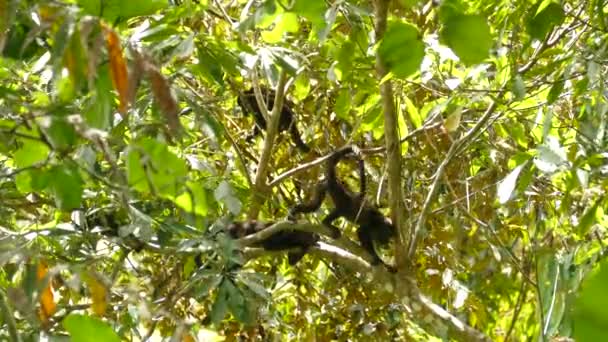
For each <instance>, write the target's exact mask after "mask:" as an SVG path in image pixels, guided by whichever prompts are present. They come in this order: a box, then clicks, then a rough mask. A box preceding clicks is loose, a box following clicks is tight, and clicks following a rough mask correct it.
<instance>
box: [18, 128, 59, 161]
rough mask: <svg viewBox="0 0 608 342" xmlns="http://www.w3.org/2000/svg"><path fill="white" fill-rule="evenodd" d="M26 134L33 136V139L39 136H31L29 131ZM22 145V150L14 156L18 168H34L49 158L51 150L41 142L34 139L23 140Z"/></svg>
mask: <svg viewBox="0 0 608 342" xmlns="http://www.w3.org/2000/svg"><path fill="white" fill-rule="evenodd" d="M26 134H28V135H30V136H32V137H33V138H34V137H37V136H38V135H37V134H36V135H31V134H29V131H28V133H26ZM21 143H22V146H21V148H20V149H18V150H17V151H15V154H14V155H13V157H14V158H15V164H16V165H17V167H20V168H21V167H28V166H32V165H34V164H36V163H39V162H42V161H44V160H46V159H47V157H48V156H49V152H50V149H49V148H48V146H47V145H46V144H45V143H43V142H41V141H37V140H34V139H22V140H21Z"/></svg>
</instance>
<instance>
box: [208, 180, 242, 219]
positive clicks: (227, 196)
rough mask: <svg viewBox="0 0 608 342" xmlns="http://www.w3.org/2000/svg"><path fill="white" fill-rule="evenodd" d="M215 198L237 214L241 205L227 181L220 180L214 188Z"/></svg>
mask: <svg viewBox="0 0 608 342" xmlns="http://www.w3.org/2000/svg"><path fill="white" fill-rule="evenodd" d="M214 195H215V200H216V201H218V202H223V203H224V204H225V205H226V206H227V207H228V210H230V212H231V213H233V214H234V215H238V214H240V212H241V209H242V207H243V205H242V203H241V201H240V200H239V199H238V197H236V196H235V194H234V189H233V188H232V186H231V185H230V183H228V182H227V181H222V182H221V183H220V184H219V186H218V187H217V189H215V194H214Z"/></svg>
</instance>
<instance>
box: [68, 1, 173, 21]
mask: <svg viewBox="0 0 608 342" xmlns="http://www.w3.org/2000/svg"><path fill="white" fill-rule="evenodd" d="M77 3H78V5H80V6H81V7H82V8H83V10H84V12H85V13H86V14H89V15H94V16H101V17H102V18H104V19H106V20H108V21H109V22H114V21H116V20H117V19H120V20H123V21H124V20H127V19H130V18H133V17H138V16H142V15H150V14H154V13H155V12H156V11H158V10H160V9H163V8H166V7H167V5H168V2H167V1H165V0H132V1H121V0H78V1H77Z"/></svg>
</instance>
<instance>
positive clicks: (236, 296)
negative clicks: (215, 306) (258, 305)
mask: <svg viewBox="0 0 608 342" xmlns="http://www.w3.org/2000/svg"><path fill="white" fill-rule="evenodd" d="M222 285H224V286H225V287H226V291H227V295H228V301H227V302H228V309H230V313H232V315H234V317H235V318H236V319H237V320H238V321H239V322H242V323H245V324H247V323H250V322H251V320H252V315H251V310H250V308H249V307H248V305H249V303H248V302H247V299H246V298H245V297H244V296H243V292H242V291H241V290H240V289H239V288H238V287H236V286H235V285H234V283H233V282H231V281H226V282H224V283H223V284H222Z"/></svg>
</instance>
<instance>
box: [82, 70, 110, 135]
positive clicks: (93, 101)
mask: <svg viewBox="0 0 608 342" xmlns="http://www.w3.org/2000/svg"><path fill="white" fill-rule="evenodd" d="M112 94H113V92H112V80H111V79H110V71H109V70H108V67H107V65H106V66H104V67H103V69H102V70H100V72H99V73H98V74H97V79H96V80H95V91H94V92H93V96H91V98H90V99H89V101H87V106H86V109H85V112H84V115H83V116H84V120H85V122H86V123H87V125H89V126H90V127H92V128H97V129H101V130H107V129H108V128H109V127H110V125H111V123H112V121H111V120H112V101H113V95H112Z"/></svg>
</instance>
